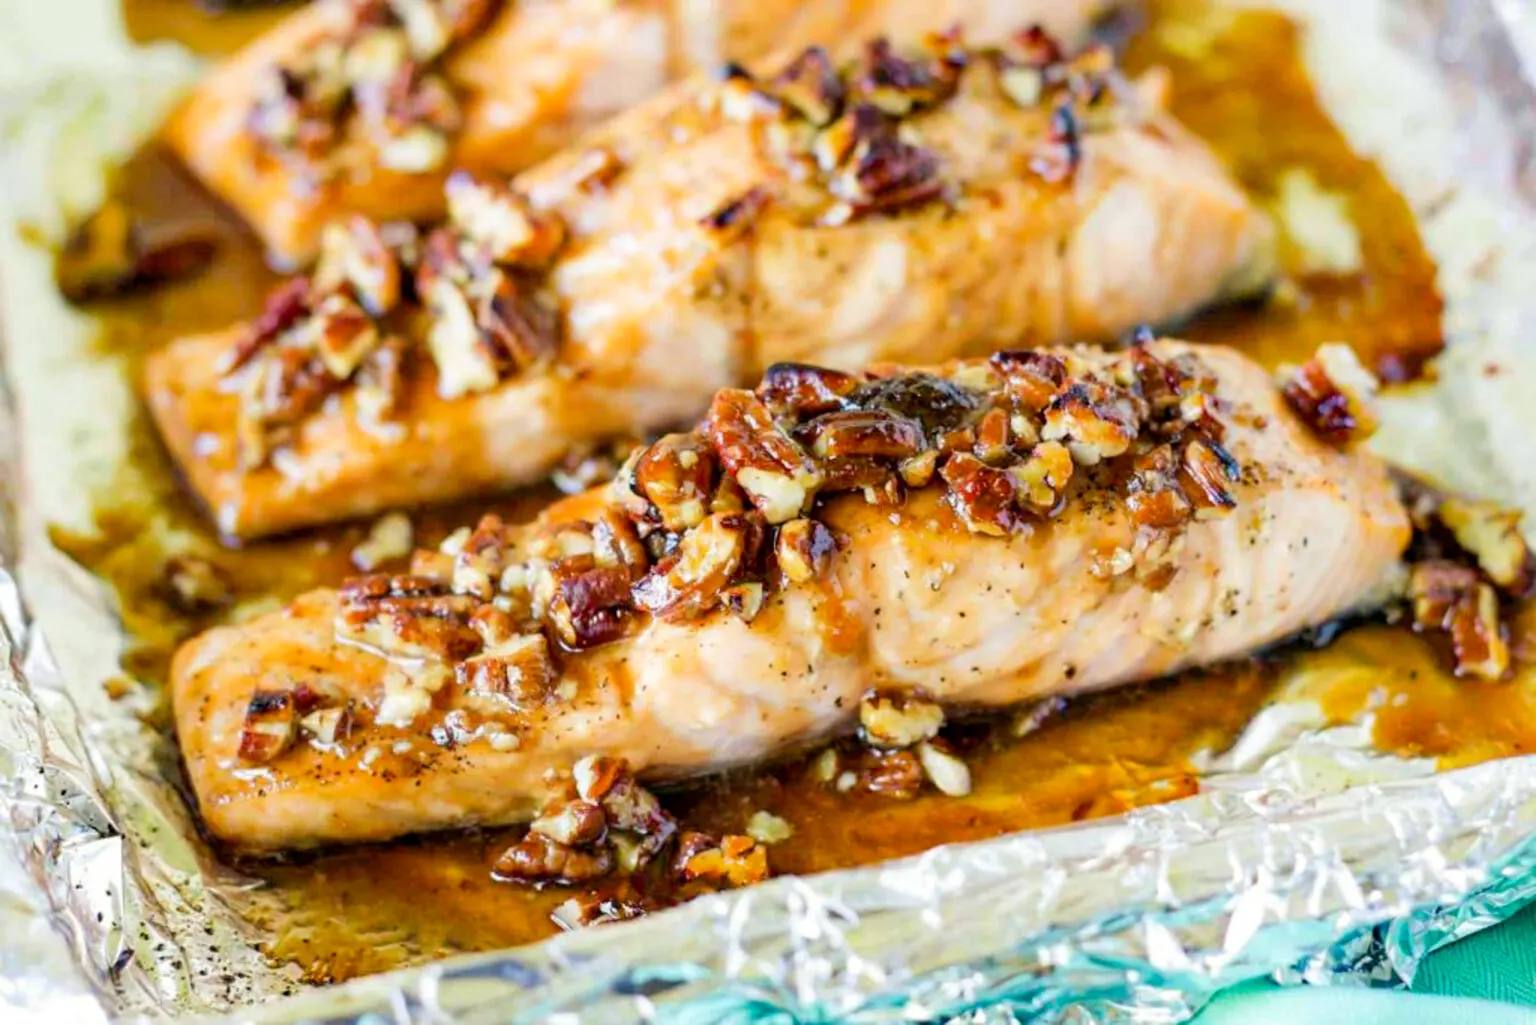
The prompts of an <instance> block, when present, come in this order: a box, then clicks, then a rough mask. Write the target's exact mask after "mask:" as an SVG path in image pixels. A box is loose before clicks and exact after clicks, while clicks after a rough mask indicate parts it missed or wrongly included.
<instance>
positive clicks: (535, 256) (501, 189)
mask: <svg viewBox="0 0 1536 1025" xmlns="http://www.w3.org/2000/svg"><path fill="white" fill-rule="evenodd" d="M444 191H445V193H446V195H447V198H448V216H449V218H450V219H451V220H452V222H453V224H454V226H455V227H457V228H458V229H459V231H460V232H462V233H463V235H464V238H465V240H466V241H467V242H469V244H471V245H472V246H475V247H476V248H478V249H479V250H480V252H481V254H482V255H483V256H484V258H485V259H487V260H489V261H490V262H492V263H507V264H518V265H521V266H526V267H543V266H545V265H547V264H548V263H549V262H550V261H551V260H553V259H554V258H555V255H556V254H557V253H558V252H559V251H560V247H561V246H562V245H564V243H565V222H564V221H562V220H561V219H560V216H559V215H558V214H556V213H553V212H545V211H536V210H534V209H533V206H532V205H531V204H530V203H529V202H528V200H527V198H526V197H525V196H523V195H522V193H520V192H518V191H516V190H515V189H512V188H510V187H509V186H506V185H500V184H496V183H492V182H489V181H485V180H482V179H478V178H476V177H475V176H474V175H472V174H470V173H469V172H467V171H455V172H454V173H453V174H452V175H450V176H449V178H448V184H447V185H446V186H445V187H444Z"/></svg>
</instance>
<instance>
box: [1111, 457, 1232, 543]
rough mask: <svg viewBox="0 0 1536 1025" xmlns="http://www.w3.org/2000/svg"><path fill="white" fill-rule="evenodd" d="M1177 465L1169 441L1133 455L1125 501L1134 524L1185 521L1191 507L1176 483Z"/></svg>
mask: <svg viewBox="0 0 1536 1025" xmlns="http://www.w3.org/2000/svg"><path fill="white" fill-rule="evenodd" d="M1181 466H1182V463H1181V460H1180V458H1179V457H1178V456H1177V455H1176V454H1175V453H1174V451H1173V448H1172V447H1171V446H1169V445H1159V446H1157V447H1156V448H1154V449H1152V450H1151V451H1149V452H1146V453H1143V454H1142V455H1139V456H1137V457H1136V461H1135V464H1134V469H1133V470H1132V473H1131V479H1130V482H1129V485H1128V489H1129V494H1128V495H1127V496H1126V505H1127V507H1128V508H1129V509H1130V510H1131V518H1132V519H1133V520H1135V522H1136V525H1137V526H1139V527H1147V528H1150V529H1152V530H1171V529H1173V528H1175V527H1179V526H1182V525H1183V524H1185V523H1187V522H1188V521H1189V518H1190V516H1191V515H1193V509H1192V507H1191V506H1190V504H1189V499H1188V498H1187V497H1186V496H1185V494H1184V490H1183V488H1182V487H1181V486H1180V483H1179V474H1180V467H1181ZM1222 491H1223V492H1225V488H1223V489H1222Z"/></svg>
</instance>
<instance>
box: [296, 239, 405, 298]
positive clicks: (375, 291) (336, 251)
mask: <svg viewBox="0 0 1536 1025" xmlns="http://www.w3.org/2000/svg"><path fill="white" fill-rule="evenodd" d="M400 277H401V276H400V259H399V257H398V256H397V255H396V254H395V253H394V252H392V251H391V249H390V247H389V246H388V244H387V243H386V242H385V241H384V235H383V233H382V232H381V231H380V229H379V226H378V225H377V224H376V223H374V222H373V221H371V220H369V219H368V218H366V217H364V216H362V215H361V214H353V215H352V216H350V217H346V218H343V219H341V220H337V221H332V222H331V223H330V224H328V225H326V227H325V230H324V231H323V232H322V233H321V236H320V261H319V263H318V264H316V266H315V276H314V288H315V290H316V291H317V292H320V293H322V294H325V293H330V292H335V291H338V290H340V289H341V288H343V287H350V288H351V291H352V294H353V295H355V296H356V297H357V299H358V300H359V301H360V302H361V303H362V305H363V307H364V308H365V309H366V310H367V311H368V312H369V313H370V314H371V315H373V316H375V317H382V316H383V315H385V314H386V313H389V312H390V311H391V310H393V309H394V308H395V307H396V306H398V305H399V303H400V286H401V280H400Z"/></svg>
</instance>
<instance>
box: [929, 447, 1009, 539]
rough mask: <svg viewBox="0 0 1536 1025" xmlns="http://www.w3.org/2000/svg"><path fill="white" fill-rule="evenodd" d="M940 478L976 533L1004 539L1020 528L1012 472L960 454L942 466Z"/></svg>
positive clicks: (958, 511)
mask: <svg viewBox="0 0 1536 1025" xmlns="http://www.w3.org/2000/svg"><path fill="white" fill-rule="evenodd" d="M939 476H940V477H942V478H943V480H944V483H945V484H947V485H948V486H949V490H948V492H947V493H946V495H945V498H946V500H947V501H948V502H949V504H950V506H951V507H952V508H953V509H954V510H955V512H956V513H958V514H959V516H960V518H961V520H963V521H964V523H965V525H966V527H967V528H969V529H970V531H971V532H972V533H976V534H990V535H992V536H994V537H1001V536H1003V535H1006V534H1008V533H1009V532H1010V531H1012V530H1013V529H1014V527H1015V526H1017V524H1018V522H1019V518H1018V511H1017V509H1016V508H1015V499H1016V497H1017V495H1018V485H1017V484H1015V483H1014V479H1013V476H1012V475H1011V474H1010V473H1009V471H1007V470H995V469H993V468H992V467H990V466H988V465H987V464H986V463H983V462H982V461H981V460H980V459H977V458H976V457H975V456H973V455H971V454H970V453H968V452H956V453H954V454H953V455H951V456H950V457H949V458H948V459H946V460H945V461H944V463H943V465H942V466H940V467H939Z"/></svg>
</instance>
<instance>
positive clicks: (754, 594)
mask: <svg viewBox="0 0 1536 1025" xmlns="http://www.w3.org/2000/svg"><path fill="white" fill-rule="evenodd" d="M766 596H767V592H766V590H765V589H764V588H763V585H762V584H760V583H758V582H757V581H755V580H749V581H746V582H744V583H740V584H732V585H731V586H730V587H727V588H725V589H724V590H723V591H721V592H720V604H721V606H722V607H724V608H725V609H726V611H728V612H730V613H731V615H733V616H735V617H736V618H737V619H739V620H741V621H742V622H743V623H750V622H752V620H754V619H756V618H757V614H758V613H759V612H761V611H763V601H764V599H765V598H766Z"/></svg>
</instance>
